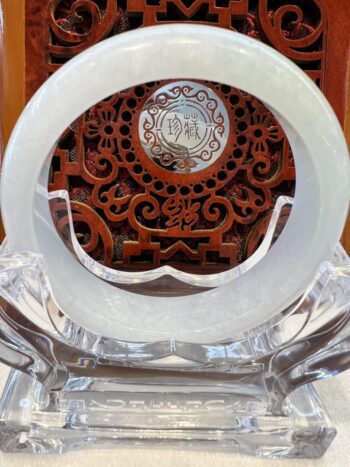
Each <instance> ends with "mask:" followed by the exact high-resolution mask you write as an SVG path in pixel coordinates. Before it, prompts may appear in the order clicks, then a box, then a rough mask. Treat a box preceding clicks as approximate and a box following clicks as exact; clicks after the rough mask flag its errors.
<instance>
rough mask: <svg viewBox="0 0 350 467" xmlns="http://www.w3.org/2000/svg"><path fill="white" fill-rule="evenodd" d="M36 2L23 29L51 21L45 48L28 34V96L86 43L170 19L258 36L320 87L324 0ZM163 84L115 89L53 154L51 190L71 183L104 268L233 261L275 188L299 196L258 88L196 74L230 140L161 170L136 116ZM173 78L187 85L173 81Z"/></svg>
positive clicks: (265, 213)
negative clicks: (202, 163)
mask: <svg viewBox="0 0 350 467" xmlns="http://www.w3.org/2000/svg"><path fill="white" fill-rule="evenodd" d="M43 3H44V2H43ZM36 5H37V2H35V1H34V0H27V13H26V14H27V22H28V25H30V18H33V15H34V14H36V15H38V14H40V15H42V17H44V18H45V21H44V23H42V24H45V26H46V28H44V30H42V34H41V38H42V42H40V43H39V44H38V42H36V43H34V42H33V41H31V40H30V38H29V39H28V38H27V51H30V53H31V57H32V63H33V65H32V66H29V65H28V64H27V77H28V79H27V96H28V97H29V96H30V95H31V94H32V93H33V92H34V90H35V89H36V88H37V87H38V86H39V84H40V83H41V82H42V81H43V80H44V79H45V78H46V77H47V76H48V75H49V74H50V73H53V72H54V71H55V70H57V69H58V68H59V67H60V66H61V65H62V64H63V63H65V62H66V61H67V60H69V59H70V58H71V57H73V56H75V55H76V54H77V53H79V52H81V51H82V50H84V49H86V48H87V47H89V46H90V45H92V44H94V43H96V42H98V41H100V40H103V39H104V38H106V37H109V36H112V35H115V34H119V33H121V32H124V31H127V30H129V29H133V28H137V27H143V26H149V25H154V24H162V23H165V22H173V21H189V22H200V23H203V24H210V25H215V26H221V27H225V28H230V29H232V30H237V31H239V32H242V33H244V34H247V35H249V36H251V37H254V38H256V39H258V40H262V41H264V42H266V43H268V44H270V45H272V46H273V47H274V48H276V49H277V50H279V51H280V52H282V53H283V54H284V55H286V56H287V57H289V58H291V59H292V60H293V61H295V62H296V63H297V64H298V65H299V66H300V67H301V68H302V69H303V70H305V71H306V72H307V73H308V74H309V76H310V77H311V78H312V79H313V80H314V81H315V82H316V84H317V85H319V86H320V87H321V88H323V86H324V79H325V74H324V63H325V50H326V27H325V24H326V18H325V15H324V13H323V10H322V8H321V6H320V5H319V4H318V2H317V1H310V0H288V1H287V0H259V1H258V0H249V1H248V0H235V1H229V0H216V1H214V0H213V1H208V0H172V1H166V0H125V1H118V2H116V0H61V1H59V0H51V1H50V2H49V5H48V6H47V7H41V8H37V7H36ZM28 34H29V33H28ZM34 63H37V64H38V63H39V64H40V65H41V66H34ZM96 79H98V75H97V76H96ZM178 81H179V82H180V81H181V76H180V77H179V80H178ZM167 84H169V85H171V83H169V82H166V81H161V82H153V83H144V84H140V85H139V86H137V87H134V88H130V89H128V90H125V91H123V92H120V93H118V94H116V95H114V96H111V97H109V98H107V99H106V100H104V101H102V102H100V103H99V104H97V105H96V106H94V107H93V108H91V109H89V110H88V111H87V112H86V113H85V114H84V115H82V116H81V117H80V118H79V119H78V120H77V121H75V122H73V123H72V125H71V126H70V127H69V128H68V129H67V130H66V131H65V133H64V134H63V135H62V138H61V140H60V142H59V144H58V146H57V149H56V151H55V155H54V158H53V163H52V171H51V172H52V173H51V178H50V184H49V188H50V190H54V189H62V188H63V189H67V190H68V191H69V193H70V198H71V200H72V206H73V209H74V220H75V228H76V234H77V236H78V238H79V239H80V241H81V243H82V245H83V246H84V249H85V250H86V251H87V252H89V254H90V255H91V256H93V257H94V258H95V259H97V260H98V261H101V262H103V263H104V264H106V265H108V266H109V267H114V268H118V269H119V268H120V269H140V268H145V269H149V268H152V267H158V266H161V265H163V264H170V265H172V266H175V267H177V268H180V269H183V270H188V271H193V270H196V271H203V272H208V271H219V270H223V269H226V268H229V267H233V266H235V265H237V264H239V263H241V262H242V261H244V260H245V259H246V258H247V257H248V256H250V255H251V254H252V253H253V252H254V251H255V249H256V248H257V247H258V246H259V243H260V241H261V239H262V237H263V235H264V232H265V231H266V227H267V224H268V219H269V216H270V214H271V211H272V209H273V207H274V204H275V201H276V199H277V198H278V196H280V195H292V194H293V192H294V182H295V171H294V165H293V158H292V155H291V151H290V148H289V146H288V142H287V141H286V138H285V136H284V134H283V131H282V129H281V128H280V126H279V124H278V122H277V121H276V120H275V118H274V117H273V116H272V115H271V113H270V112H269V111H268V110H267V109H266V107H264V106H263V105H262V104H261V103H260V102H259V101H258V100H257V99H255V98H254V97H253V96H249V95H247V94H246V93H244V92H242V91H240V90H238V89H234V88H230V87H228V86H224V85H221V84H220V83H210V82H201V83H200V84H201V85H204V86H206V87H207V88H209V89H211V90H212V91H213V92H214V93H215V95H216V96H217V98H218V100H220V101H221V102H222V103H223V105H224V107H225V109H226V111H227V114H228V117H229V122H230V131H229V138H228V141H227V144H226V145H225V148H224V150H223V152H222V153H221V155H220V157H218V159H217V160H215V161H214V162H213V163H212V164H209V165H208V166H207V167H205V168H204V169H202V170H198V171H194V172H189V173H185V174H184V173H177V172H176V170H175V169H174V168H176V165H174V164H175V163H174V161H170V162H169V164H168V165H169V166H170V168H171V170H170V171H169V170H166V169H165V168H164V165H163V166H162V165H161V166H160V165H159V164H158V163H155V162H154V160H153V161H152V160H151V159H150V158H149V156H148V155H147V154H146V152H145V150H144V148H143V146H142V142H141V140H140V131H139V121H140V115H141V112H142V109H143V108H144V106H145V104H146V102H147V101H148V99H149V97H150V96H151V95H152V94H154V93H155V92H156V91H157V89H159V88H162V87H163V86H165V85H167ZM173 85H174V87H176V86H180V88H181V83H180V84H179V83H178V82H177V81H174V82H173ZM267 85H268V83H267ZM169 89H171V86H170V88H169ZM179 92H184V91H183V89H182V88H181V89H180V91H179ZM301 111H302V109H301ZM182 123H183V125H186V123H187V124H188V122H182ZM169 124H170V123H169ZM195 124H196V123H195V119H192V125H195ZM187 128H188V129H189V127H187ZM181 130H182V131H185V127H184V126H181ZM170 131H171V128H170ZM179 131H180V130H179ZM188 131H189V130H188ZM188 135H189V133H188ZM192 136H193V137H196V133H195V127H194V126H192ZM197 136H198V135H197ZM198 137H199V136H198ZM180 159H181V158H180ZM163 163H164V161H163ZM177 163H178V162H176V164H177ZM179 163H180V164H184V163H191V164H192V163H193V161H192V162H191V161H190V159H189V158H187V159H186V160H185V162H184V159H181V160H180V162H179ZM194 163H196V162H194ZM171 164H173V165H171Z"/></svg>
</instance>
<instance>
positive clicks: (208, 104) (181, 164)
mask: <svg viewBox="0 0 350 467" xmlns="http://www.w3.org/2000/svg"><path fill="white" fill-rule="evenodd" d="M229 128H230V122H229V118H228V114H227V111H226V108H225V106H224V104H223V102H222V100H221V99H220V98H219V97H218V95H217V94H216V93H215V92H214V91H213V90H212V89H210V88H209V87H207V86H204V85H202V84H199V83H196V82H192V81H177V82H175V83H174V82H173V83H169V84H167V85H166V86H163V87H161V88H159V89H157V91H156V92H154V93H153V94H152V96H151V97H150V98H149V99H148V100H147V102H146V103H145V105H144V107H143V109H142V112H141V115H140V120H139V135H140V140H141V143H142V146H143V149H144V150H145V152H146V154H147V155H148V157H149V158H150V159H151V160H152V161H153V162H155V163H156V164H158V165H159V166H160V167H162V168H164V169H166V170H169V171H171V172H175V173H183V174H186V173H193V172H198V171H199V170H202V169H205V168H207V167H208V166H210V165H211V164H213V163H214V162H215V161H216V160H217V159H218V158H219V157H220V155H221V154H222V152H223V150H224V149H225V146H226V144H227V140H228V135H229Z"/></svg>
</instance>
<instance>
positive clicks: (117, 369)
mask: <svg viewBox="0 0 350 467" xmlns="http://www.w3.org/2000/svg"><path fill="white" fill-rule="evenodd" d="M66 201H67V198H66V196H65V194H64V193H56V194H54V195H51V202H52V212H53V216H54V217H55V216H56V220H57V223H59V222H60V225H61V227H62V225H63V224H64V223H65V225H66V226H67V228H66V231H65V230H64V229H61V233H62V232H63V233H62V235H63V237H65V238H64V240H65V241H66V243H67V245H68V246H70V247H71V249H72V252H73V253H74V254H75V255H76V256H77V258H78V259H79V260H80V261H81V262H82V263H83V264H84V265H85V266H86V267H87V268H89V269H90V270H91V271H92V272H94V273H95V274H96V275H98V276H100V278H99V279H96V280H109V281H110V282H114V283H115V285H116V286H118V287H124V288H125V287H128V284H127V278H126V279H125V277H124V279H125V280H124V283H123V284H120V283H118V281H120V275H118V273H117V272H115V273H112V272H110V271H108V270H106V269H104V268H103V267H101V265H99V264H97V263H95V262H93V261H92V260H91V259H89V258H88V257H87V256H85V255H84V252H83V250H82V248H81V247H80V246H79V244H78V243H77V242H76V240H75V237H74V234H73V232H72V222H71V212H70V208H69V206H68V207H67V209H66V208H64V203H66ZM292 202H293V200H292V199H289V198H280V199H279V200H278V202H277V204H276V208H275V211H274V212H273V214H272V217H271V221H270V225H269V228H268V232H267V234H266V237H265V240H264V241H263V243H262V244H261V246H260V248H259V249H258V251H257V253H256V254H255V255H254V258H253V259H251V260H250V262H249V263H248V264H245V263H244V264H243V265H242V266H240V267H238V268H236V270H235V271H234V272H233V274H236V275H239V274H242V273H244V272H245V270H246V269H247V268H250V267H252V266H254V262H256V261H258V260H259V258H261V257H262V256H263V255H264V254H266V252H267V251H268V249H269V248H270V247H271V245H272V244H273V242H274V240H275V239H276V238H277V237H278V235H279V233H280V231H281V229H282V228H283V226H284V224H285V222H286V219H287V217H288V215H287V214H288V212H289V210H290V206H291V204H292ZM62 206H63V208H62ZM65 216H66V217H65ZM62 219H63V220H62ZM64 219H65V221H64ZM168 272H169V271H168ZM113 274H115V275H113ZM150 274H154V273H152V272H150ZM179 274H180V273H179ZM180 276H181V274H180ZM180 276H179V277H176V273H174V275H171V274H170V275H165V276H164V275H162V274H159V277H155V278H154V279H153V280H152V281H149V282H140V283H138V284H137V286H136V289H135V288H134V289H133V291H134V292H135V306H137V300H138V295H137V293H153V294H157V291H158V292H159V291H161V293H162V294H163V295H164V293H169V294H170V295H171V294H174V293H178V294H184V293H187V294H188V293H200V292H201V290H202V288H201V287H198V286H197V285H195V284H193V283H191V281H188V282H186V280H185V279H184V278H182V279H181V277H180ZM233 280H234V279H233ZM192 282H193V281H192ZM0 290H1V296H2V307H1V313H0V360H1V361H2V362H3V363H6V364H8V365H10V366H12V368H13V370H12V372H11V374H10V376H9V378H8V381H7V384H6V386H5V389H4V391H3V395H2V398H1V402H0V448H1V449H2V450H4V451H10V452H23V451H27V452H34V453H49V452H58V453H63V452H65V451H69V450H73V449H78V448H80V449H85V448H87V447H89V446H94V447H96V446H100V445H103V446H110V445H117V444H120V443H133V444H140V443H145V444H155V445H161V444H181V445H188V446H196V445H208V446H212V447H216V448H218V449H224V448H225V449H235V450H239V451H241V452H245V453H248V454H250V455H254V456H259V457H305V458H315V457H320V456H322V455H323V454H324V453H325V451H326V450H327V448H328V446H329V445H330V443H331V442H332V440H333V438H334V436H335V435H336V429H335V428H334V427H333V426H332V423H331V421H330V419H329V417H328V415H327V412H326V410H325V408H324V407H323V405H322V402H321V401H320V399H319V397H318V396H317V394H316V393H315V391H314V389H313V386H312V382H313V381H315V380H318V379H322V378H326V377H328V376H332V375H335V374H337V373H338V372H341V371H343V370H346V369H347V368H348V367H349V366H350V311H349V310H350V260H349V257H348V256H347V254H346V253H345V251H344V250H343V248H342V247H341V245H338V247H337V248H336V250H335V251H334V252H333V255H332V257H331V258H330V259H329V261H325V262H324V263H322V264H320V266H319V269H318V271H317V273H316V274H315V278H314V280H313V282H312V284H310V286H309V288H308V289H307V290H306V291H305V294H304V295H303V296H302V297H300V299H299V300H298V301H297V302H296V303H294V304H293V305H292V306H290V307H289V308H288V309H286V310H284V312H283V313H281V314H280V315H279V316H276V317H275V318H274V319H273V320H271V321H269V322H266V323H264V325H261V326H259V327H257V328H255V329H251V330H249V332H246V333H244V334H242V335H238V336H234V337H230V338H228V339H227V340H224V341H222V342H216V343H208V344H205V345H204V344H194V343H191V342H177V341H175V340H169V341H164V342H139V343H135V342H122V341H118V340H116V339H110V338H105V337H104V336H97V335H95V334H93V333H92V332H91V331H89V330H87V329H84V328H82V327H81V326H79V324H78V323H74V322H72V321H71V320H70V319H69V317H68V316H67V315H66V314H65V311H64V310H60V309H59V308H58V306H57V304H56V302H55V300H54V297H53V296H52V292H51V288H50V282H49V278H48V277H47V275H46V273H45V265H44V260H43V258H42V257H40V256H38V255H34V254H32V253H30V252H14V251H9V250H8V248H7V246H6V243H4V244H3V246H2V251H1V256H0ZM252 293H254V291H252Z"/></svg>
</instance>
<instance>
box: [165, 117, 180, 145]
mask: <svg viewBox="0 0 350 467" xmlns="http://www.w3.org/2000/svg"><path fill="white" fill-rule="evenodd" d="M168 124H169V132H168V136H172V135H175V142H177V140H178V139H179V136H180V135H181V133H182V123H181V120H180V119H179V117H178V116H177V115H175V117H173V118H168Z"/></svg>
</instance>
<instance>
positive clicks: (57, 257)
mask: <svg viewBox="0 0 350 467" xmlns="http://www.w3.org/2000/svg"><path fill="white" fill-rule="evenodd" d="M179 78H181V79H203V80H210V81H216V82H220V83H223V84H227V85H230V86H234V87H237V88H240V89H242V90H244V91H247V92H249V93H251V94H253V95H255V96H256V97H258V98H259V99H261V100H262V101H263V102H265V103H266V104H267V105H268V106H269V108H270V109H271V110H272V111H273V112H274V113H275V114H276V115H277V116H278V118H279V120H280V121H281V123H282V125H283V127H284V129H285V131H286V133H287V135H288V138H289V141H290V143H291V145H292V148H293V152H294V157H295V163H296V167H297V186H296V198H295V205H294V207H293V210H292V213H291V215H290V218H289V220H288V223H287V226H286V228H285V229H284V231H283V233H282V235H281V236H280V238H279V239H278V241H277V242H276V244H275V245H274V246H273V247H272V249H271V250H270V251H269V253H268V254H267V255H266V256H265V257H264V258H263V259H262V260H261V261H260V262H259V263H258V264H257V265H256V266H255V267H253V268H252V269H250V270H249V271H248V272H246V273H245V274H243V275H242V276H241V277H239V278H237V279H235V280H234V281H232V282H230V283H228V284H226V285H223V286H220V287H218V288H216V289H213V290H211V291H207V292H203V293H200V294H197V295H192V296H185V297H179V298H157V297H147V296H139V295H135V294H133V293H130V292H126V291H123V290H120V289H118V288H115V287H113V286H112V285H110V284H107V283H105V282H103V281H102V280H100V279H97V278H96V277H95V276H93V275H92V274H91V273H90V272H88V271H87V270H86V269H85V268H84V267H83V266H82V265H81V264H79V263H78V262H77V261H76V260H75V259H74V258H73V257H72V255H71V253H70V252H69V251H68V250H67V249H66V247H65V246H64V244H63V243H62V241H61V240H60V239H59V237H58V235H57V233H56V230H55V227H54V225H53V222H52V219H51V215H50V211H49V207H48V201H47V188H46V187H47V180H48V167H49V159H48V156H49V155H50V153H51V151H52V148H53V147H54V144H55V142H56V141H57V139H58V138H59V136H60V135H61V134H62V132H63V131H64V130H65V128H66V127H68V126H69V124H70V123H71V122H72V121H73V120H74V119H75V118H77V117H78V116H79V115H81V114H82V113H83V111H85V110H86V109H87V108H88V107H90V106H92V105H93V104H95V103H96V102H98V101H100V100H102V99H104V98H105V97H106V96H109V95H111V94H113V93H115V92H117V91H120V90H122V89H125V88H130V87H131V86H135V85H137V84H140V83H145V82H150V81H157V80H160V79H179ZM38 181H39V183H38ZM348 202H349V161H348V151H347V147H346V143H345V140H344V136H343V134H342V131H341V128H340V125H339V123H338V121H337V119H336V117H335V115H334V113H333V111H332V109H331V107H330V105H329V104H328V103H327V101H326V99H325V98H324V97H323V95H322V94H321V92H320V91H319V90H318V89H317V87H316V86H315V85H314V84H313V83H312V82H311V80H310V79H309V78H308V77H307V76H306V75H305V74H304V73H303V72H302V71H301V70H300V69H299V68H298V67H297V66H296V65H294V64H293V63H291V62H290V61H289V60H287V59H286V58H284V57H283V56H282V55H280V54H279V53H277V52H276V51H274V50H273V49H271V48H270V47H267V46H266V45H264V44H262V43H260V42H258V41H256V40H253V39H250V38H248V37H246V36H243V35H240V34H237V33H233V32H230V31H227V30H224V29H218V28H215V27H209V26H194V25H183V24H177V25H163V26H157V27H149V28H142V29H138V30H135V31H132V32H128V33H125V34H121V35H119V36H116V37H113V38H111V39H108V40H106V41H104V42H101V43H100V44H98V45H96V46H94V47H92V48H90V49H88V50H87V51H86V52H83V53H82V54H79V56H77V57H76V58H74V59H72V60H71V61H69V62H68V63H67V64H66V65H64V66H63V67H62V68H61V69H60V70H59V71H57V72H56V73H55V74H54V75H53V76H52V77H51V78H50V79H49V80H48V81H47V82H46V83H45V84H44V85H43V86H42V87H41V88H40V90H39V91H38V92H37V93H36V95H35V96H34V97H33V99H32V100H31V101H30V103H29V104H28V106H27V107H26V109H25V110H24V112H23V114H22V116H21V117H20V119H19V121H18V123H17V126H16V128H15V130H14V132H13V134H12V137H11V140H10V143H9V145H8V147H7V151H6V158H5V162H4V166H3V172H2V187H1V203H2V215H3V219H4V223H5V228H6V232H7V235H8V241H9V244H10V246H11V247H12V248H15V249H16V250H22V251H23V250H29V251H33V252H38V253H42V254H43V255H44V258H45V262H46V266H47V272H48V276H49V278H50V281H51V285H52V288H53V291H54V296H55V298H56V300H57V302H58V304H59V306H60V307H61V308H62V310H63V311H64V312H65V313H66V314H67V315H68V316H69V317H70V318H71V319H72V320H73V321H75V322H76V323H78V324H79V325H81V326H84V327H85V328H87V329H89V330H91V331H93V332H95V333H98V334H101V335H104V336H106V337H112V338H116V339H122V340H127V341H154V340H164V339H178V340H182V341H189V342H194V343H204V342H213V341H218V340H222V339H225V338H228V337H232V336H234V335H237V333H240V332H242V331H245V330H248V329H249V328H251V327H254V326H257V325H259V324H261V323H263V322H264V321H265V320H267V319H269V318H271V317H273V316H274V315H276V314H277V313H279V312H280V311H281V310H283V309H285V308H286V307H287V306H288V305H290V304H291V303H292V302H293V301H294V300H295V299H297V297H298V296H300V294H302V293H303V292H304V291H305V289H306V287H307V286H308V284H309V283H310V281H311V280H312V277H313V275H314V273H315V271H316V270H317V267H318V265H319V264H320V262H321V261H322V260H325V259H327V258H328V257H329V255H330V253H331V251H332V249H333V248H334V247H335V245H336V243H337V241H338V239H339V237H340V235H341V231H342V228H343V225H344V222H345V217H346V213H347V209H348Z"/></svg>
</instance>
